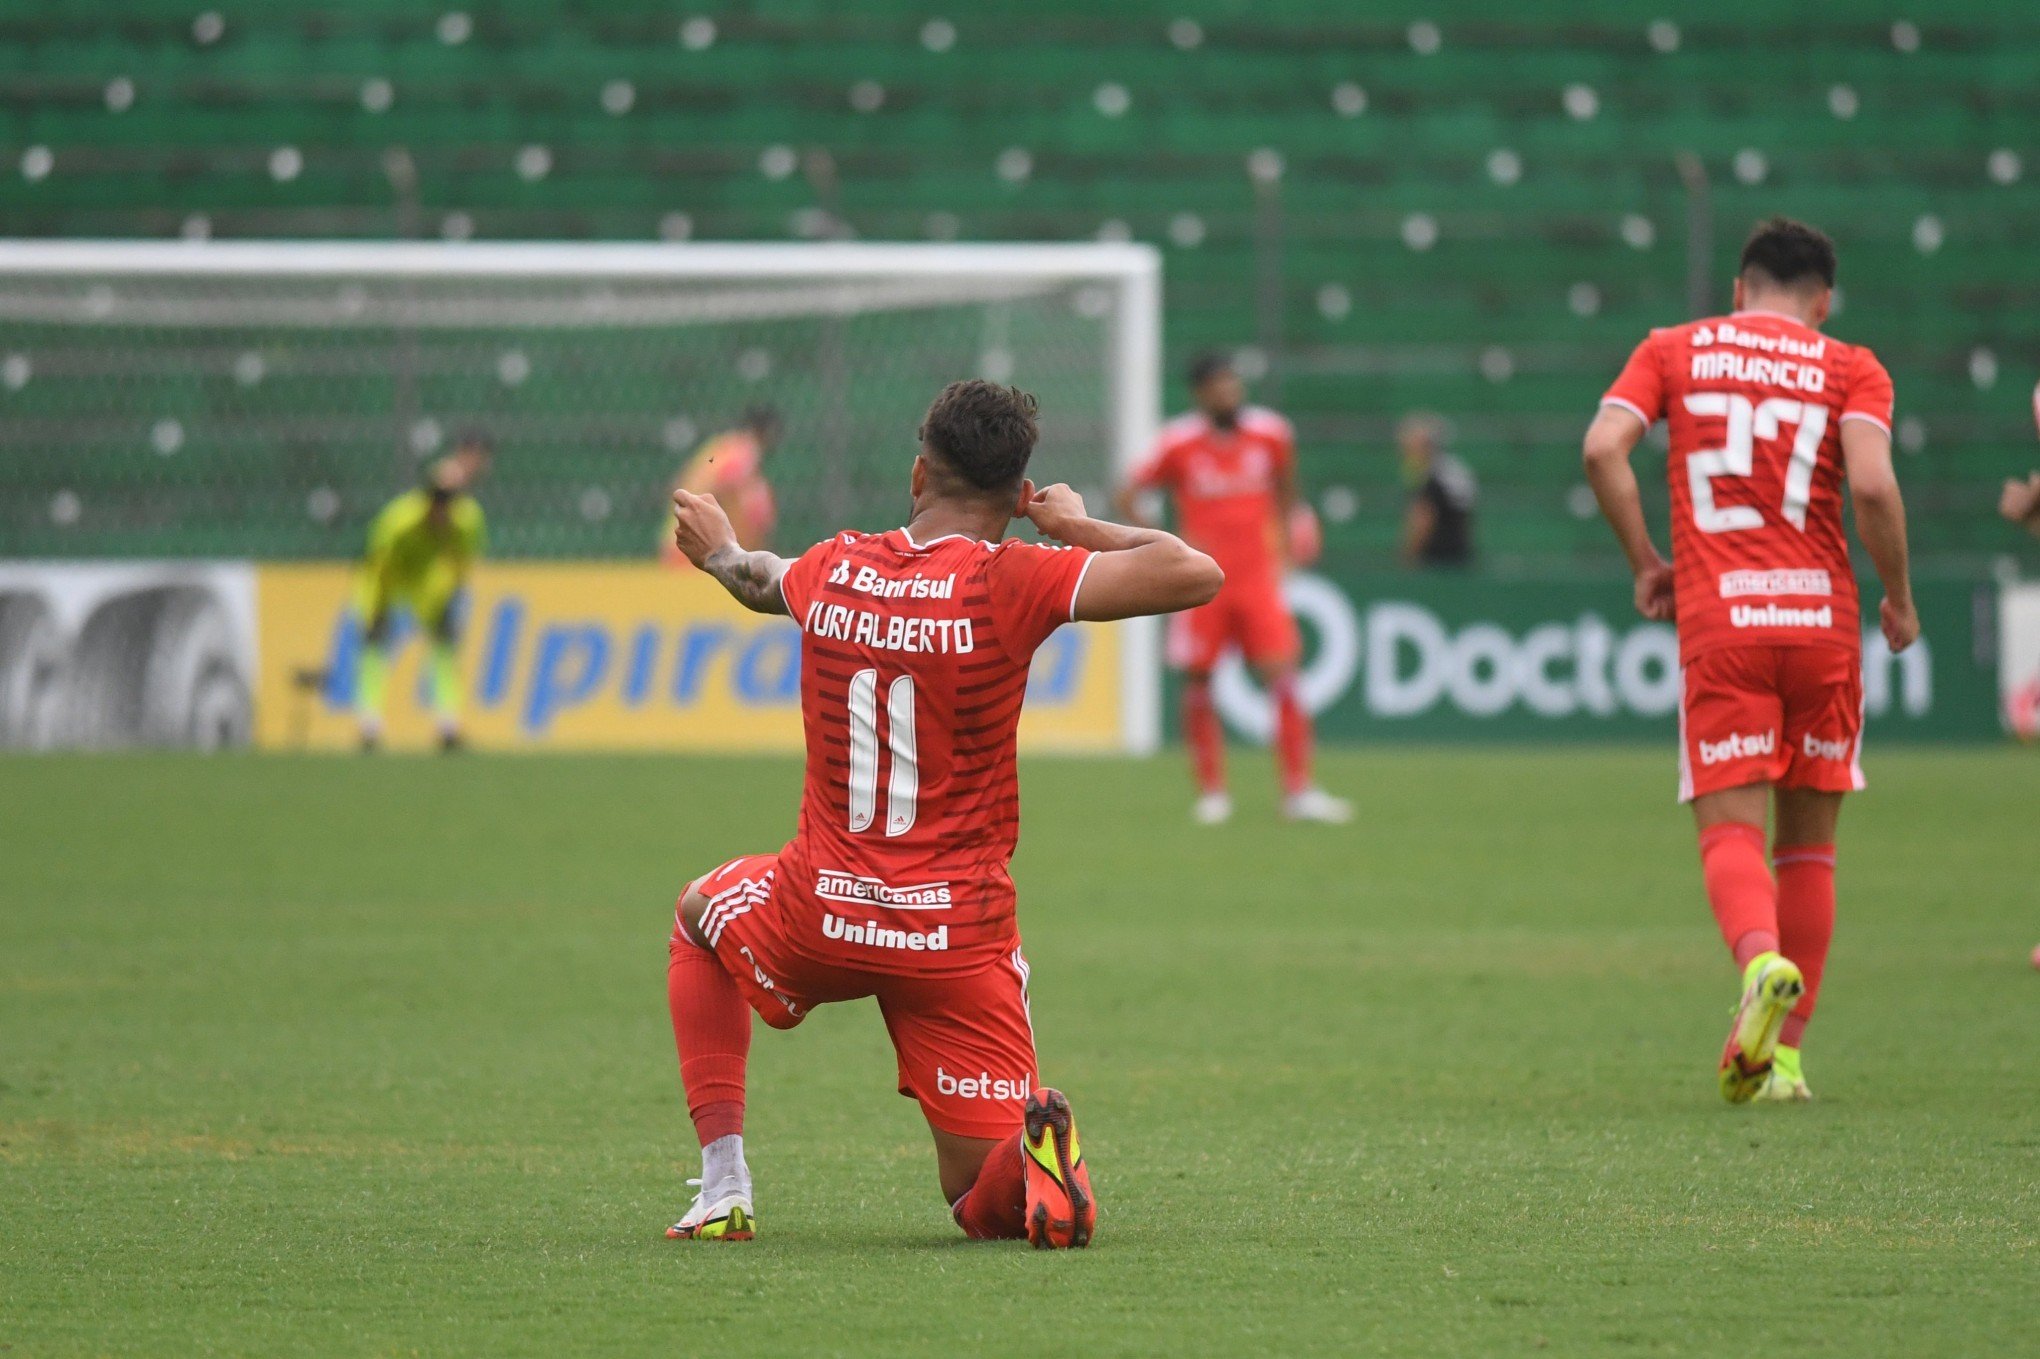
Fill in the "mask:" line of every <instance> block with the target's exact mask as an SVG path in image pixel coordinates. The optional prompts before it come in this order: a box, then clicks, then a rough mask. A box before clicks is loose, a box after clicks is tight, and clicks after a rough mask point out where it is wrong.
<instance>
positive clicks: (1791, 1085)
mask: <svg viewBox="0 0 2040 1359" xmlns="http://www.w3.org/2000/svg"><path fill="white" fill-rule="evenodd" d="M1756 1097H1757V1098H1758V1099H1760V1100H1766V1101H1776V1102H1778V1103H1781V1104H1784V1103H1796V1102H1801V1101H1805V1100H1810V1099H1812V1098H1813V1091H1811V1090H1809V1089H1807V1088H1806V1074H1805V1072H1804V1071H1803V1070H1802V1069H1801V1067H1800V1065H1799V1049H1798V1048H1788V1047H1786V1046H1785V1045H1783V1044H1782V1043H1781V1044H1779V1046H1778V1051H1777V1052H1775V1053H1773V1054H1772V1056H1771V1074H1770V1075H1769V1076H1767V1077H1765V1078H1764V1085H1763V1088H1762V1089H1760V1090H1758V1091H1757V1094H1756Z"/></svg>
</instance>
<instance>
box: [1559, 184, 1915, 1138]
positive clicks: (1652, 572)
mask: <svg viewBox="0 0 2040 1359" xmlns="http://www.w3.org/2000/svg"><path fill="white" fill-rule="evenodd" d="M1834 284H1835V249H1834V245H1833V243H1832V242H1831V241H1829V240H1828V238H1827V237H1826V236H1824V235H1822V234H1821V233H1820V232H1818V231H1816V230H1814V229H1813V228H1811V227H1808V226H1804V225H1802V224H1800V223H1798V222H1792V221H1786V220H1784V219H1783V218H1773V219H1772V220H1771V221H1768V222H1765V223H1762V224H1761V225H1759V226H1758V227H1757V229H1756V231H1755V232H1754V233H1753V234H1752V235H1751V236H1750V239H1749V243H1748V244H1746V245H1745V246H1744V247H1743V253H1742V266H1741V272H1740V274H1739V276H1738V277H1737V279H1736V284H1735V311H1734V313H1733V314H1731V315H1728V316H1717V317H1712V318H1709V319H1707V320H1704V321H1693V322H1690V323H1688V324H1686V325H1680V326H1668V327H1666V328H1665V329H1663V330H1654V331H1652V332H1651V334H1650V337H1649V338H1648V339H1646V340H1645V341H1644V342H1643V343H1642V344H1641V345H1639V346H1637V349H1636V352H1635V354H1633V355H1632V356H1631V357H1630V360H1629V364H1628V366H1627V367H1626V368H1624V369H1623V370H1622V375H1621V376H1620V377H1619V378H1617V379H1616V381H1615V385H1614V386H1613V387H1611V388H1609V389H1608V394H1607V395H1606V396H1605V397H1603V398H1602V399H1601V411H1600V414H1599V415H1598V416H1596V417H1595V419H1594V422H1593V425H1592V427H1590V428H1589V429H1588V431H1587V437H1586V447H1585V452H1586V471H1587V479H1588V481H1589V482H1591V483H1592V485H1593V488H1594V495H1595V497H1596V498H1597V499H1598V500H1599V501H1600V504H1601V512H1602V513H1603V514H1605V515H1606V516H1607V518H1608V522H1609V523H1610V524H1611V525H1613V526H1614V529H1615V535H1616V537H1617V538H1619V539H1620V540H1621V543H1622V550H1623V552H1624V553H1625V554H1626V555H1627V556H1628V558H1629V565H1630V569H1631V570H1632V571H1633V572H1634V573H1635V575H1636V605H1637V608H1638V609H1640V610H1641V611H1642V612H1643V614H1644V615H1645V616H1646V617H1648V618H1656V619H1674V618H1675V619H1676V620H1677V622H1678V629H1679V659H1680V664H1681V666H1682V667H1683V671H1684V696H1683V698H1682V701H1681V704H1680V709H1679V739H1680V748H1679V798H1680V800H1681V801H1683V802H1689V803H1691V804H1692V807H1693V817H1694V821H1695V823H1696V824H1697V826H1698V828H1699V832H1700V862H1701V866H1702V869H1703V871H1704V873H1705V876H1706V881H1707V899H1708V902H1709V903H1710V904H1711V905H1712V906H1713V908H1714V918H1715V920H1716V921H1717V922H1718V923H1719V924H1720V926H1721V935H1722V938H1723V940H1724V941H1726V943H1727V944H1728V946H1729V948H1730V950H1731V951H1732V952H1733V953H1734V955H1735V960H1736V963H1737V964H1738V965H1739V966H1740V967H1741V968H1742V980H1743V989H1742V999H1741V1001H1740V1003H1739V1005H1738V1006H1737V1009H1736V1015H1735V1022H1734V1026H1733V1027H1732V1028H1731V1030H1730V1032H1729V1035H1728V1042H1727V1044H1726V1045H1725V1046H1724V1047H1723V1049H1722V1054H1721V1066H1720V1083H1721V1093H1722V1096H1723V1097H1724V1098H1726V1099H1727V1100H1728V1101H1729V1102H1731V1103H1735V1104H1740V1103H1743V1102H1745V1101H1747V1100H1750V1099H1752V1098H1758V1097H1761V1098H1765V1099H1778V1100H1803V1099H1807V1098H1809V1091H1808V1089H1807V1085H1806V1077H1805V1073H1804V1069H1803V1066H1802V1064H1801V1061H1800V1040H1801V1035H1802V1034H1803V1033H1804V1032H1805V1029H1806V1024H1807V1021H1808V1020H1810V1019H1811V1018H1812V1017H1813V1004H1814V999H1815V998H1816V997H1817V996H1818V995H1819V993H1820V980H1821V971H1822V968H1823V965H1824V964H1825V963H1826V961H1827V952H1828V940H1829V938H1830V937H1831V936H1832V934H1833V932H1834V919H1835V823H1836V820H1837V819H1838V818H1839V816H1840V814H1841V808H1842V795H1843V794H1844V793H1847V792H1851V791H1853V790H1855V789H1859V788H1861V787H1862V786H1863V771H1862V766H1861V764H1860V762H1859V757H1860V755H1861V753H1862V741H1863V671H1862V666H1863V658H1862V633H1861V623H1860V621H1859V618H1858V612H1857V602H1856V581H1855V576H1854V575H1853V573H1852V572H1851V571H1850V568H1849V544H1848V538H1847V536H1846V535H1845V534H1844V532H1843V529H1842V486H1843V484H1844V482H1846V483H1847V485H1848V488H1849V495H1850V498H1851V499H1852V500H1853V501H1854V502H1855V508H1856V530H1857V533H1858V534H1859V535H1860V536H1861V538H1862V540H1863V546H1864V548H1865V549H1866V550H1867V551H1868V552H1869V554H1870V560H1871V562H1872V564H1873V565H1874V566H1875V567H1876V569H1877V576H1878V579H1879V580H1880V581H1881V582H1882V583H1883V586H1884V599H1883V602H1882V604H1881V605H1880V606H1879V610H1878V615H1879V622H1880V625H1881V626H1882V628H1883V632H1884V639H1885V641H1886V643H1887V644H1888V645H1889V646H1890V648H1891V650H1892V651H1894V652H1898V651H1903V650H1904V649H1905V648H1906V647H1908V646H1910V645H1911V644H1912V643H1913V641H1914V639H1915V638H1917V637H1918V636H1919V631H1920V623H1919V616H1918V614H1917V613H1916V612H1915V611H1914V608H1913V598H1912V587H1911V584H1910V582H1909V581H1908V579H1907V576H1906V540H1905V507H1904V504H1903V502H1902V501H1901V500H1900V498H1899V491H1898V480H1897V478H1896V477H1895V476H1894V475H1893V473H1892V468H1891V402H1892V393H1891V375H1890V374H1889V373H1887V372H1885V371H1884V366H1883V365H1882V364H1881V363H1879V362H1878V361H1877V357H1876V356H1875V355H1874V354H1872V353H1871V352H1870V351H1869V350H1867V349H1864V348H1862V347H1860V346H1858V345H1851V344H1844V343H1842V342H1841V341H1839V340H1834V339H1830V338H1828V337H1826V336H1824V335H1822V334H1821V333H1820V327H1821V325H1822V324H1823V323H1824V322H1826V320H1827V318H1828V311H1829V309H1830V307H1831V306H1832V305H1833V300H1834ZM1660 419H1662V420H1665V421H1666V422H1667V423H1668V424H1669V426H1670V430H1671V456H1670V468H1669V470H1670V474H1671V493H1672V496H1671V505H1672V560H1671V562H1670V563H1669V564H1668V563H1666V562H1665V560H1664V559H1663V558H1662V557H1660V556H1659V555H1658V551H1657V548H1656V546H1655V545H1654V544H1653V542H1652V540H1651V535H1650V530H1649V527H1648V526H1647V525H1646V524H1645V522H1644V517H1643V507H1642V504H1641V502H1640V500H1639V498H1638V494H1637V483H1636V476H1635V473H1634V472H1633V471H1632V470H1631V468H1630V465H1629V455H1630V452H1631V450H1632V449H1634V448H1635V447H1636V443H1637V441H1638V440H1639V439H1641V438H1642V437H1643V434H1644V431H1645V430H1647V429H1648V428H1649V427H1650V426H1651V425H1652V424H1653V423H1654V422H1656V421H1657V420H1660ZM1767 804H1775V809H1776V826H1775V835H1774V838H1773V840H1772V844H1771V861H1770V863H1769V864H1768V865H1767V864H1766V863H1765V859H1764V849H1765V838H1764V816H1765V812H1766V810H1767ZM1773 868H1775V870H1776V876H1775V877H1774V876H1773V871H1772V870H1773Z"/></svg>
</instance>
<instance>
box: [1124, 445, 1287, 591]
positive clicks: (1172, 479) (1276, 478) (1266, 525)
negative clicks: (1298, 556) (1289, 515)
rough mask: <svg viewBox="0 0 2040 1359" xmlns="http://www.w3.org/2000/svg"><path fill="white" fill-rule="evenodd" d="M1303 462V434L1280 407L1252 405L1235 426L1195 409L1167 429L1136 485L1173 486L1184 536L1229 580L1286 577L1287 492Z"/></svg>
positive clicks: (1135, 478)
mask: <svg viewBox="0 0 2040 1359" xmlns="http://www.w3.org/2000/svg"><path fill="white" fill-rule="evenodd" d="M1295 465H1296V433H1295V431H1294V430H1293V429H1292V428H1291V427H1290V424H1289V422H1288V421H1287V420H1285V419H1283V418H1282V417H1281V416H1279V415H1277V414H1276V413H1275V412H1274V411H1271V410H1267V409H1265V408H1263V407H1260V406H1248V407H1246V408H1245V409H1244V410H1242V411H1241V412H1240V414H1239V418H1238V420H1237V421H1236V422H1235V423H1234V425H1233V427H1232V428H1231V429H1229V430H1228V429H1220V428H1218V427H1217V426H1215V425H1213V424H1212V423H1211V421H1210V420H1209V419H1207V418H1206V417H1205V416H1203V415H1202V414H1199V413H1196V412H1192V413H1191V414H1189V415H1185V416H1181V417H1179V418H1178V419H1175V420H1171V421H1170V422H1169V423H1168V424H1167V425H1166V426H1164V427H1163V429H1162V433H1161V437H1160V438H1159V439H1158V440H1157V441H1156V443H1155V447H1154V451H1153V452H1152V453H1151V454H1149V456H1148V460H1147V461H1146V462H1145V463H1142V464H1141V466H1140V467H1139V468H1138V469H1137V470H1136V471H1135V472H1134V475H1133V484H1134V485H1135V486H1137V487H1140V488H1142V489H1152V490H1161V491H1166V492H1167V493H1168V494H1169V495H1170V497H1171V498H1172V499H1173V500H1174V501H1175V504H1176V515H1177V519H1178V521H1179V525H1180V527H1181V529H1182V533H1183V537H1184V538H1185V539H1187V540H1188V541H1189V542H1190V543H1192V544H1193V545H1194V546H1196V547H1198V548H1200V549H1202V550H1203V551H1205V552H1208V553H1210V554H1211V556H1212V557H1213V558H1214V559H1215V560H1216V561H1217V562H1218V564H1219V565H1220V566H1221V567H1223V568H1224V569H1225V573H1226V578H1227V579H1228V580H1229V581H1232V580H1240V579H1249V580H1257V579H1259V578H1261V577H1263V576H1273V575H1279V574H1280V573H1281V567H1282V560H1281V553H1280V550H1279V545H1280V543H1281V537H1280V525H1279V520H1280V517H1281V504H1280V490H1281V485H1282V481H1283V479H1284V477H1285V476H1287V475H1288V474H1289V472H1290V471H1291V470H1292V469H1293V468H1294V467H1295Z"/></svg>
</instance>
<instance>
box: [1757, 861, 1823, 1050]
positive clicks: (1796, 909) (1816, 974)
mask: <svg viewBox="0 0 2040 1359" xmlns="http://www.w3.org/2000/svg"><path fill="white" fill-rule="evenodd" d="M1772 862H1773V863H1774V864H1776V865H1777V867H1778V935H1779V940H1780V948H1781V950H1782V951H1783V953H1784V954H1785V956H1786V957H1788V958H1790V959H1791V960H1792V961H1793V962H1795V963H1797V964H1799V970H1800V972H1802V973H1804V974H1805V976H1806V994H1805V995H1803V996H1801V997H1800V998H1799V1004H1798V1005H1796V1006H1794V1007H1793V1010H1792V1014H1791V1015H1790V1017H1788V1018H1787V1019H1786V1021H1785V1027H1784V1029H1783V1031H1782V1032H1780V1034H1779V1035H1778V1041H1779V1042H1780V1043H1782V1044H1784V1045H1785V1046H1786V1047H1788V1048H1796V1047H1798V1046H1799V1038H1800V1035H1801V1034H1803V1033H1805V1032H1806V1022H1807V1021H1808V1020H1809V1019H1812V1018H1813V1001H1814V997H1815V996H1817V995H1819V994H1820V974H1821V969H1822V968H1824V967H1826V966H1827V955H1828V942H1829V941H1830V940H1831V939H1833V938H1834V935H1835V847H1834V846H1833V845H1790V846H1788V845H1780V846H1778V851H1777V854H1776V855H1775V856H1774V857H1773V858H1772Z"/></svg>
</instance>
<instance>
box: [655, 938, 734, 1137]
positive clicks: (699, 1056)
mask: <svg viewBox="0 0 2040 1359" xmlns="http://www.w3.org/2000/svg"><path fill="white" fill-rule="evenodd" d="M666 1003H667V1004H668V1005H669V1006H670V1007H671V1008H672V1011H673V1041H674V1043H675V1044H676V1045H677V1046H678V1047H679V1049H680V1082H681V1084H682V1085H684V1086H686V1087H687V1112H688V1114H689V1115H690V1116H691V1117H692V1118H693V1119H694V1133H695V1136H697V1137H699V1138H700V1139H701V1145H702V1146H704V1147H705V1146H707V1145H708V1144H709V1143H711V1142H713V1141H715V1140H716V1139H717V1138H718V1137H728V1136H730V1135H731V1134H734V1133H741V1132H743V1131H744V1065H745V1062H746V1060H747V1059H748V1058H749V1057H750V1054H751V1007H750V1006H749V1005H747V1004H746V1003H745V1002H744V996H743V993H742V992H741V991H739V990H737V984H736V983H735V982H733V981H731V980H730V976H729V973H727V972H725V971H723V967H722V963H721V962H719V961H717V959H716V956H715V955H714V954H713V953H710V952H709V951H708V950H707V949H705V948H703V947H701V946H700V945H699V944H697V943H695V942H694V941H693V940H691V939H689V938H688V937H687V936H686V935H685V934H675V935H674V937H673V942H672V946H671V961H670V962H669V963H668V964H667V966H666Z"/></svg>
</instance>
